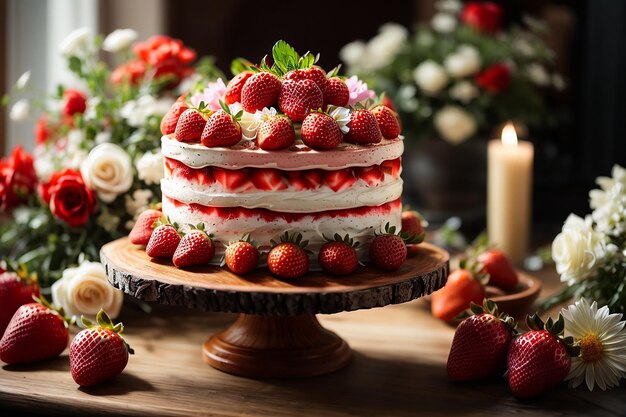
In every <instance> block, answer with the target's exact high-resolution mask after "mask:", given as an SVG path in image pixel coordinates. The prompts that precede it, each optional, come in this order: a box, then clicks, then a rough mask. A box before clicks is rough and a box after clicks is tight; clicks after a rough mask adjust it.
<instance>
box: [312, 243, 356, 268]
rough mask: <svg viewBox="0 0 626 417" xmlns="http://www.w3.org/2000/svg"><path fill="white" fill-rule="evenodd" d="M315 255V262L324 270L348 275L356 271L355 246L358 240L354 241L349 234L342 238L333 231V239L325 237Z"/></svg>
mask: <svg viewBox="0 0 626 417" xmlns="http://www.w3.org/2000/svg"><path fill="white" fill-rule="evenodd" d="M326 240H327V241H328V242H327V243H325V244H324V245H323V246H322V247H321V248H320V251H319V253H318V255H317V262H318V263H319V265H320V267H322V269H323V270H324V271H326V272H329V273H331V274H334V275H348V274H351V273H353V272H354V271H356V268H357V267H358V266H359V258H358V257H357V253H356V248H357V247H358V246H359V242H358V241H357V242H355V241H354V239H352V238H351V237H350V236H349V235H347V234H346V235H345V236H344V237H343V238H342V237H341V236H340V235H339V233H335V236H334V239H332V240H331V239H326Z"/></svg>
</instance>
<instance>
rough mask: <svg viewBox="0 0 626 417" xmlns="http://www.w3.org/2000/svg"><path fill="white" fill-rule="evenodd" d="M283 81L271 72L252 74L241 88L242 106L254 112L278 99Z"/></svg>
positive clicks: (269, 105)
mask: <svg viewBox="0 0 626 417" xmlns="http://www.w3.org/2000/svg"><path fill="white" fill-rule="evenodd" d="M281 85H282V82H281V81H280V79H279V78H278V77H277V76H276V75H275V74H272V73H271V72H268V71H261V72H257V73H256V74H253V75H252V76H250V77H249V78H248V79H247V80H246V82H245V83H244V85H243V87H242V89H241V106H242V107H243V109H244V110H245V111H247V112H248V113H252V114H254V113H255V112H256V111H257V110H263V108H264V107H271V106H272V105H273V104H275V103H276V102H277V101H278V95H279V94H280V87H281Z"/></svg>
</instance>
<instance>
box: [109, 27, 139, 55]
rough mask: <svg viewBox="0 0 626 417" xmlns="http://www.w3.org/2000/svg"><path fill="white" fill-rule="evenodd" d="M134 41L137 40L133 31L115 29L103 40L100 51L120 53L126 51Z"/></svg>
mask: <svg viewBox="0 0 626 417" xmlns="http://www.w3.org/2000/svg"><path fill="white" fill-rule="evenodd" d="M135 40H137V32H135V31H134V30H132V29H116V30H114V31H113V32H111V33H109V34H108V35H107V37H106V38H104V42H103V43H102V49H104V50H105V51H107V52H120V51H123V50H125V49H128V47H130V45H131V44H132V43H133V42H135Z"/></svg>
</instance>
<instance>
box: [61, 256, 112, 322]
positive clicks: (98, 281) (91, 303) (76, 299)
mask: <svg viewBox="0 0 626 417" xmlns="http://www.w3.org/2000/svg"><path fill="white" fill-rule="evenodd" d="M52 301H53V303H54V304H55V305H57V306H60V307H63V309H64V310H65V313H66V314H67V315H69V316H78V317H80V316H81V315H83V314H84V315H86V316H89V317H94V316H95V315H96V314H97V313H98V311H100V309H101V308H103V309H105V310H106V311H107V313H108V314H109V316H111V318H116V317H117V316H118V315H119V313H120V310H121V308H122V302H123V301H124V296H123V293H122V291H120V290H118V289H115V288H114V287H113V286H111V285H110V284H109V283H108V282H107V277H106V274H105V271H104V267H103V266H102V264H101V263H99V262H82V263H81V265H80V266H79V267H77V268H68V269H66V270H65V271H63V275H62V277H61V279H60V280H58V281H57V282H55V283H54V284H52Z"/></svg>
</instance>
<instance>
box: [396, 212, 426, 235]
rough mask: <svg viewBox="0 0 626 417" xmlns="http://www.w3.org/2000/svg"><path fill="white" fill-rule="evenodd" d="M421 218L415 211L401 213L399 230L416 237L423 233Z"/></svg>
mask: <svg viewBox="0 0 626 417" xmlns="http://www.w3.org/2000/svg"><path fill="white" fill-rule="evenodd" d="M423 221H424V220H423V217H422V215H421V214H419V213H418V212H417V211H415V210H404V211H402V227H401V229H400V230H402V231H403V232H406V233H411V234H414V235H416V236H418V235H421V234H422V233H424V226H423V224H422V222H423Z"/></svg>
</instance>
